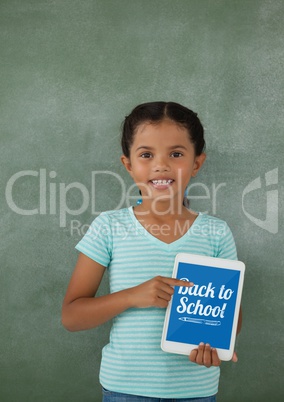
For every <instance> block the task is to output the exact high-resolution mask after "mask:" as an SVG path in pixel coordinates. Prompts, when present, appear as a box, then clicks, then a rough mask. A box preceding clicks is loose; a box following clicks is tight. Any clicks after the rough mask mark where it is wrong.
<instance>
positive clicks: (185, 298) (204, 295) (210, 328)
mask: <svg viewBox="0 0 284 402" xmlns="http://www.w3.org/2000/svg"><path fill="white" fill-rule="evenodd" d="M176 277H177V278H178V279H183V280H188V281H190V282H193V283H194V286H193V287H192V288H190V287H185V286H182V287H175V292H174V295H173V297H172V307H171V313H170V317H169V325H168V331H167V336H166V339H167V340H168V341H173V342H180V343H189V344H199V343H200V342H204V343H209V344H210V345H211V347H215V348H221V349H229V348H230V340H231V332H232V326H233V320H234V314H235V307H236V300H237V293H238V287H239V278H240V272H239V271H236V270H232V269H226V268H216V267H209V266H203V265H195V264H191V263H185V262H180V263H179V265H178V270H177V276H176Z"/></svg>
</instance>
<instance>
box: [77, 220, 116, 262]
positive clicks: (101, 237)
mask: <svg viewBox="0 0 284 402" xmlns="http://www.w3.org/2000/svg"><path fill="white" fill-rule="evenodd" d="M75 248H76V250H78V251H80V252H81V253H83V254H85V255H86V256H87V257H89V258H91V259H92V260H94V261H96V262H98V263H99V264H101V265H103V266H104V267H108V265H109V263H110V261H111V257H112V232H111V226H110V223H109V219H108V216H107V215H106V214H104V213H102V214H101V215H99V216H98V217H97V218H96V219H95V220H94V221H93V222H92V223H91V225H90V227H89V229H88V231H87V233H86V234H85V235H84V237H83V238H82V239H81V240H80V241H79V243H78V244H77V245H76V246H75Z"/></svg>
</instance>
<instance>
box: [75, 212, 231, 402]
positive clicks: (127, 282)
mask: <svg viewBox="0 0 284 402" xmlns="http://www.w3.org/2000/svg"><path fill="white" fill-rule="evenodd" d="M176 230H177V237H179V236H178V230H181V228H180V226H179V225H178V223H177V227H176ZM76 248H77V250H79V251H80V252H82V253H84V254H85V255H87V256H88V257H90V258H92V259H93V260H95V261H97V262H98V263H99V264H101V265H103V266H105V267H108V270H109V278H110V292H111V293H112V292H117V291H120V290H122V289H126V288H130V287H133V286H136V285H138V284H141V283H143V282H145V281H148V280H149V279H151V278H153V277H155V276H157V275H162V276H168V277H171V276H172V270H173V265H174V259H175V256H176V254H177V253H179V252H188V253H194V254H201V255H207V256H212V257H220V258H228V259H236V258H237V256H236V247H235V242H234V239H233V236H232V234H231V231H230V229H229V227H228V225H227V224H226V223H225V222H224V221H222V220H220V219H217V218H215V217H211V216H208V215H205V214H199V215H198V216H197V218H196V220H195V221H194V223H193V225H192V226H191V227H190V229H189V230H188V231H187V232H186V233H185V234H184V235H183V236H182V237H180V238H178V240H176V241H174V242H172V243H170V244H166V243H164V242H163V241H161V240H159V239H157V238H156V237H154V236H152V235H151V234H150V233H149V232H148V231H147V230H146V229H145V228H144V227H143V226H142V225H141V224H140V222H139V221H138V220H137V219H136V217H135V215H134V212H133V208H132V207H130V208H124V209H121V210H115V211H109V212H103V213H102V214H101V215H99V216H98V217H97V218H96V219H95V220H94V221H93V223H92V224H91V226H90V228H89V230H88V232H87V233H86V235H85V236H84V237H83V239H82V240H81V241H80V242H79V243H78V244H77V246H76ZM164 316H165V309H160V308H140V309H138V308H131V309H128V310H126V311H125V312H123V313H122V314H119V315H118V316H116V317H115V318H114V319H113V324H112V329H111V333H110V340H109V343H108V344H107V345H106V346H105V347H104V348H103V353H102V362H101V369H100V381H101V384H102V386H103V387H104V388H106V389H108V390H110V391H116V392H121V393H126V394H132V395H142V396H148V397H157V398H193V397H205V396H210V395H214V394H216V393H217V391H218V383H219V371H220V370H219V367H211V368H206V367H204V366H199V365H197V364H195V363H191V362H190V361H189V359H188V357H187V356H184V355H177V354H172V353H166V352H164V351H162V350H161V347H160V342H161V336H162V329H163V322H164Z"/></svg>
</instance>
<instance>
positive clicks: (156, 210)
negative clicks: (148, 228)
mask: <svg viewBox="0 0 284 402" xmlns="http://www.w3.org/2000/svg"><path fill="white" fill-rule="evenodd" d="M185 211H187V209H186V208H185V207H184V205H183V204H181V203H173V202H171V201H165V200H163V201H152V200H143V202H142V204H140V205H138V206H137V207H135V212H136V213H137V214H139V213H141V215H144V216H148V217H149V216H153V217H154V216H155V217H159V218H160V219H163V217H166V218H167V219H169V218H174V217H177V218H178V217H181V216H182V215H183V214H184V212H185Z"/></svg>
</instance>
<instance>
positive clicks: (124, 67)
mask: <svg viewBox="0 0 284 402" xmlns="http://www.w3.org/2000/svg"><path fill="white" fill-rule="evenodd" d="M283 20H284V2H283V1H282V0H117V1H115V0H81V1H80V0H1V1H0V102H1V108H0V139H1V147H0V163H1V175H0V185H1V203H0V208H1V216H0V219H1V224H0V233H1V242H0V249H1V265H0V272H1V274H0V275H1V277H0V286H1V291H0V303H1V305H0V306H1V307H0V308H1V324H0V400H1V401H3V402H18V401H19V402H33V401H36V402H38V401H42V402H61V401H62V402H65V401H66V402H67V401H68V402H75V401H83V402H89V401H94V402H96V401H100V400H101V391H100V385H99V382H98V372H99V362H100V356H101V348H102V347H103V345H104V344H106V343H107V341H108V333H109V328H110V327H109V325H105V326H102V327H100V328H98V329H95V330H91V331H86V332H81V333H69V332H67V331H66V330H65V329H64V328H63V327H62V326H61V318H60V314H61V303H62V299H63V297H64V294H65V290H66V287H67V284H68V281H69V278H70V275H71V273H72V270H73V267H74V264H75V261H76V258H77V254H76V252H75V250H74V246H75V244H76V243H77V242H78V240H79V239H80V238H81V237H82V235H83V234H84V232H85V231H86V228H87V226H86V225H87V224H89V223H90V222H91V221H92V220H93V219H94V217H95V216H96V213H97V212H99V211H102V210H107V209H112V208H116V207H117V206H118V205H119V204H121V205H125V204H127V202H128V199H124V198H123V197H122V194H123V190H124V188H123V186H124V185H125V188H127V189H128V188H129V186H130V185H131V181H130V180H129V178H128V177H127V174H126V173H125V172H124V170H123V167H122V166H121V165H120V161H119V157H120V146H119V136H120V125H121V121H122V120H123V118H124V116H125V115H126V114H127V113H128V112H129V111H130V110H131V109H132V108H133V107H134V106H135V105H136V104H138V103H140V102H146V101H150V100H173V101H177V102H181V103H184V104H185V105H187V106H188V107H190V108H192V109H194V110H196V111H197V112H198V113H199V115H200V118H201V120H202V121H203V123H204V126H205V128H206V138H207V154H208V158H207V161H206V164H205V165H204V168H203V169H202V171H201V173H200V174H199V176H198V177H197V178H195V179H194V182H192V183H193V184H194V185H193V186H192V187H191V189H190V195H191V202H192V207H193V208H194V209H196V210H200V211H203V212H204V211H207V212H208V213H210V214H213V215H216V216H218V217H220V218H222V219H225V220H227V222H228V223H229V225H230V227H231V229H232V231H233V233H234V235H235V238H236V243H237V247H238V253H239V258H240V259H241V260H243V261H244V262H245V263H246V266H247V272H246V278H245V287H244V294H243V312H244V321H243V330H242V333H241V334H240V336H239V338H238V341H237V351H238V355H239V362H238V363H237V364H233V363H231V362H229V363H223V364H222V379H221V382H220V391H219V399H218V401H219V402H254V401H255V402H266V401H267V400H270V401H273V402H280V401H282V400H283V398H284V381H283V372H284V365H283V351H284V343H283V334H284V327H283V307H284V306H283V277H284V275H283V269H284V263H283V260H284V259H283V234H284V230H283V171H284V158H283V152H284V113H283V106H284V97H283V94H284V71H283V67H284V57H283V56H284V25H283ZM98 172H99V173H98ZM120 177H121V181H120V180H119V178H120ZM131 194H132V195H134V194H136V192H135V189H133V190H132V192H131ZM198 197H199V198H198ZM106 291H107V278H105V279H104V283H103V286H102V288H101V292H106Z"/></svg>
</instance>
